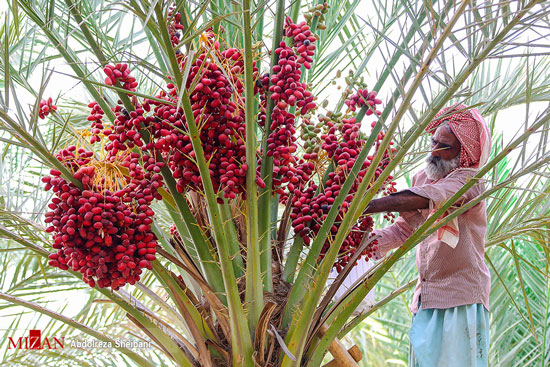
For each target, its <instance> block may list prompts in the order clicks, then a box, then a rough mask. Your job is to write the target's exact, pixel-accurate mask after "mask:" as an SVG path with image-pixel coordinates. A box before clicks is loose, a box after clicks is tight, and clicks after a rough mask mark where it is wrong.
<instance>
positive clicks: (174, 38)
mask: <svg viewBox="0 0 550 367" xmlns="http://www.w3.org/2000/svg"><path fill="white" fill-rule="evenodd" d="M175 10H176V8H175V6H171V7H170V8H169V9H168V34H169V35H170V41H171V42H172V46H177V45H178V44H179V43H180V38H181V31H183V25H182V24H181V23H180V22H181V13H180V12H176V13H174V11H175Z"/></svg>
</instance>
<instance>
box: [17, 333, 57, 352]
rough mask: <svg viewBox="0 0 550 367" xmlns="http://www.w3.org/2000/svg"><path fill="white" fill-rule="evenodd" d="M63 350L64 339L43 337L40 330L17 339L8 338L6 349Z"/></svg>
mask: <svg viewBox="0 0 550 367" xmlns="http://www.w3.org/2000/svg"><path fill="white" fill-rule="evenodd" d="M63 348H65V337H61V338H56V337H50V338H48V337H44V339H42V330H29V336H25V337H19V338H17V339H14V338H12V337H11V336H9V337H8V349H35V350H37V349H63Z"/></svg>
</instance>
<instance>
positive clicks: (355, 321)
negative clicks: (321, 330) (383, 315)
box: [338, 279, 417, 339]
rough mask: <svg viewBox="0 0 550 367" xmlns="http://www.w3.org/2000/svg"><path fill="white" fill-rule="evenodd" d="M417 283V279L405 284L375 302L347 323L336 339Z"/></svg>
mask: <svg viewBox="0 0 550 367" xmlns="http://www.w3.org/2000/svg"><path fill="white" fill-rule="evenodd" d="M416 282H417V279H413V280H411V281H409V282H407V283H406V284H404V285H402V286H401V287H399V288H397V289H394V290H393V291H392V292H391V293H390V294H388V295H387V296H386V297H384V298H382V299H381V300H380V301H378V302H376V303H375V304H374V305H373V306H372V307H371V308H370V309H369V310H368V311H367V312H365V313H362V314H361V315H359V316H358V317H356V318H354V319H352V320H351V321H350V322H349V323H347V324H346V325H345V326H344V327H343V328H342V330H341V331H340V333H339V334H338V339H342V338H343V337H344V336H346V335H347V333H349V332H350V331H352V330H353V329H355V327H356V326H357V325H359V324H360V323H361V322H363V320H365V319H366V318H367V317H369V316H370V315H372V314H373V313H374V312H376V311H377V310H379V309H380V308H382V306H384V305H386V304H387V303H389V302H390V301H392V300H393V299H394V298H396V297H397V296H400V295H401V294H403V293H405V292H406V291H408V290H409V289H411V288H412V287H413V286H414V285H415V284H416Z"/></svg>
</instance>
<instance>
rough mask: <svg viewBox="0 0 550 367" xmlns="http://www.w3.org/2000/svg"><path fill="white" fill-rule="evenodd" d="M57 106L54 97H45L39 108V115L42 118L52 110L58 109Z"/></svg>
mask: <svg viewBox="0 0 550 367" xmlns="http://www.w3.org/2000/svg"><path fill="white" fill-rule="evenodd" d="M56 110H57V106H56V105H54V104H53V101H52V97H50V98H48V99H47V100H46V99H43V100H42V101H41V102H40V108H39V109H38V117H40V118H41V119H42V120H44V119H45V118H46V116H48V115H49V114H50V112H51V111H56Z"/></svg>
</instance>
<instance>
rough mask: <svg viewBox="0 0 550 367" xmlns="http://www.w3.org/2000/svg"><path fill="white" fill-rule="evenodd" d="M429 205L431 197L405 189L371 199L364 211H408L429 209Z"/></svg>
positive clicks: (366, 212) (370, 212)
mask: <svg viewBox="0 0 550 367" xmlns="http://www.w3.org/2000/svg"><path fill="white" fill-rule="evenodd" d="M429 206H430V200H429V199H427V198H425V197H423V196H420V195H417V194H415V193H413V192H411V191H409V190H403V191H399V192H397V193H395V194H391V195H389V196H386V197H383V198H380V199H374V200H371V202H370V203H369V205H367V208H366V209H365V212H364V213H365V214H374V213H382V212H408V211H411V210H416V209H427V208H429Z"/></svg>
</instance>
